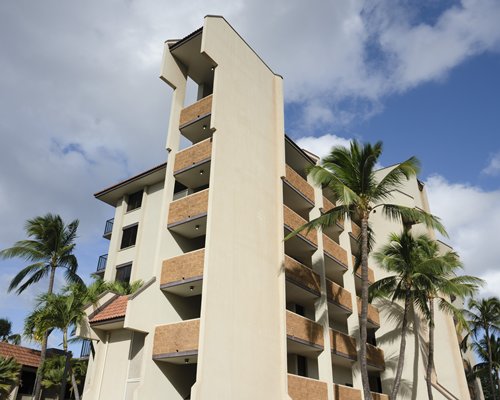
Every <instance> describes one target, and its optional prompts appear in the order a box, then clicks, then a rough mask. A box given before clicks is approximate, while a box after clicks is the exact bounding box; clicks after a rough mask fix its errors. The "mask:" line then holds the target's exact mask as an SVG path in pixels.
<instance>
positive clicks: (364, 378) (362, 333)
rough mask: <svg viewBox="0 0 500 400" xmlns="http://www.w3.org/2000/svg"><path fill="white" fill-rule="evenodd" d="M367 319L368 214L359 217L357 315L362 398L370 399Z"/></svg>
mask: <svg viewBox="0 0 500 400" xmlns="http://www.w3.org/2000/svg"><path fill="white" fill-rule="evenodd" d="M367 320H368V216H363V218H362V219H361V315H360V317H359V338H360V346H359V366H360V369H361V383H362V385H363V398H364V400H371V398H372V395H371V391H370V381H369V379H368V364H367V360H366V343H367V333H366V325H367Z"/></svg>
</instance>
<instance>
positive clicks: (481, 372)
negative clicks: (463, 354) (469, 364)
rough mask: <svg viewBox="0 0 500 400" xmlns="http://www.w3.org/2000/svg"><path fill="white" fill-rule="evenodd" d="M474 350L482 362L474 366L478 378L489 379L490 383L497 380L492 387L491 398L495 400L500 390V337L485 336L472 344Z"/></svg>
mask: <svg viewBox="0 0 500 400" xmlns="http://www.w3.org/2000/svg"><path fill="white" fill-rule="evenodd" d="M472 348H473V350H474V351H475V353H476V354H477V355H478V356H479V359H480V360H481V361H482V362H480V363H479V364H476V365H474V372H475V375H476V376H483V377H488V380H489V382H490V383H491V381H492V380H493V376H494V377H495V378H496V379H495V380H496V382H495V383H494V384H493V385H491V386H490V390H491V393H492V394H491V397H492V398H495V396H496V395H497V394H498V391H499V390H500V380H499V375H498V374H499V372H500V337H496V336H495V335H494V334H492V335H491V336H490V337H489V338H488V337H487V336H486V335H485V336H483V337H482V338H481V340H479V342H474V343H472Z"/></svg>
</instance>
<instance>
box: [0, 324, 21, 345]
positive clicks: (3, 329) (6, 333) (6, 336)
mask: <svg viewBox="0 0 500 400" xmlns="http://www.w3.org/2000/svg"><path fill="white" fill-rule="evenodd" d="M0 341H2V342H7V343H12V344H20V343H21V335H19V334H17V333H12V322H10V320H8V319H7V318H0Z"/></svg>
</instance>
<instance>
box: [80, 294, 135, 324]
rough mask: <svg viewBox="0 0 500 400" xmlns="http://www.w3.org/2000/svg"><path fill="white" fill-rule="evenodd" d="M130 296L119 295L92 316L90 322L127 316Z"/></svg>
mask: <svg viewBox="0 0 500 400" xmlns="http://www.w3.org/2000/svg"><path fill="white" fill-rule="evenodd" d="M127 301H128V296H117V297H115V298H114V299H112V300H111V301H110V302H109V303H108V304H106V305H105V306H104V307H102V308H101V309H99V310H97V313H95V314H94V316H92V318H91V319H90V321H89V322H90V323H93V322H102V321H107V320H109V319H115V318H122V317H125V313H126V312H127Z"/></svg>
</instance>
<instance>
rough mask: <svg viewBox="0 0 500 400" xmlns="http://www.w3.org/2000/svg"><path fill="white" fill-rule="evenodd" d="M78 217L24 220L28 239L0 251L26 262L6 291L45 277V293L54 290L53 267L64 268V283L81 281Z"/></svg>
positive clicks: (36, 395)
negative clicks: (79, 273)
mask: <svg viewBox="0 0 500 400" xmlns="http://www.w3.org/2000/svg"><path fill="white" fill-rule="evenodd" d="M77 229H78V220H74V221H72V222H70V223H69V224H67V225H66V224H65V223H64V221H63V220H62V218H61V217H60V216H59V215H54V214H50V213H49V214H46V215H44V216H39V217H35V218H33V219H29V220H28V221H26V224H25V230H26V233H27V235H28V239H26V240H20V241H18V242H16V243H14V245H13V246H12V247H10V248H8V249H5V250H2V251H0V258H4V259H6V258H21V259H23V260H25V261H26V262H28V263H29V265H28V266H26V267H24V268H23V269H22V270H21V271H19V272H18V273H17V275H16V276H14V278H13V279H12V281H11V282H10V286H9V289H8V290H9V291H11V290H14V289H17V290H16V292H17V293H18V294H19V293H22V292H23V291H24V290H26V289H27V288H28V287H30V286H31V285H33V284H35V283H37V282H39V281H40V280H41V279H43V278H46V277H48V278H49V283H48V288H47V294H51V293H53V291H54V280H55V274H56V270H57V269H62V270H64V275H65V278H66V280H67V281H68V282H81V279H80V277H79V276H78V275H77V269H78V262H77V260H76V257H75V255H74V254H73V251H74V248H75V239H76V231H77ZM47 337H48V333H47V332H46V333H45V334H44V335H43V338H42V341H41V342H42V346H41V353H40V363H41V365H43V363H44V362H45V358H46V353H47ZM40 374H41V372H40V371H37V378H36V383H35V387H34V391H33V397H34V399H35V400H39V398H40V394H41V375H40Z"/></svg>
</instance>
